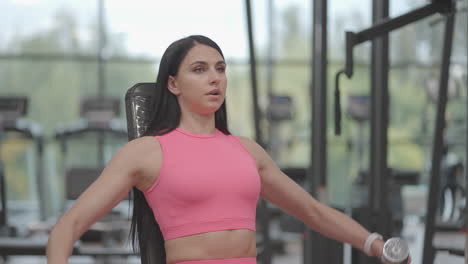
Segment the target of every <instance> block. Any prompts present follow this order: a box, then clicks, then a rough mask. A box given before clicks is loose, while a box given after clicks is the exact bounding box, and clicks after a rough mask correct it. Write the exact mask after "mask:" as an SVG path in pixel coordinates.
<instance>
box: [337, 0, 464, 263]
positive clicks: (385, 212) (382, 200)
mask: <svg viewBox="0 0 468 264" xmlns="http://www.w3.org/2000/svg"><path fill="white" fill-rule="evenodd" d="M454 10H455V3H454V2H452V1H451V0H433V1H432V2H431V3H430V4H427V5H425V6H423V7H421V8H418V9H416V10H413V11H411V12H408V13H406V14H404V15H401V16H399V17H396V18H394V19H388V0H383V1H378V0H375V1H374V9H373V14H374V19H373V20H374V21H375V22H376V24H375V25H374V26H372V27H371V28H368V29H366V30H363V31H360V32H358V33H354V32H346V61H345V68H344V69H343V70H341V71H339V72H338V73H337V74H336V79H335V133H336V134H338V135H339V134H340V132H341V126H340V121H341V107H340V90H339V77H340V75H341V74H345V75H346V76H347V77H348V78H351V77H352V75H353V48H354V46H356V45H359V44H361V43H363V42H366V41H369V40H372V41H373V45H372V73H371V74H372V92H371V96H372V98H371V161H370V174H371V175H374V177H371V178H370V179H369V182H370V184H369V194H370V196H369V198H370V204H369V209H368V210H367V213H366V216H363V218H365V219H368V220H369V221H367V223H366V225H365V226H366V227H367V228H369V229H371V230H375V231H377V232H380V233H382V234H383V235H384V236H386V237H388V236H389V235H390V234H391V230H390V228H389V227H390V224H389V223H388V221H389V219H391V217H390V215H391V211H390V210H389V208H388V204H387V201H388V197H387V194H388V192H387V191H386V190H387V185H386V184H387V182H386V181H387V179H388V169H387V165H386V153H387V138H386V137H387V126H388V97H389V96H388V87H387V86H388V37H387V35H388V33H389V32H391V31H393V30H396V29H398V28H401V27H403V26H405V25H408V24H410V23H413V22H416V21H418V20H421V19H423V18H425V17H428V16H430V15H432V14H435V13H442V14H444V15H445V16H446V27H445V35H444V48H443V54H442V67H441V74H440V75H441V76H440V82H439V96H438V98H439V100H438V102H437V115H436V127H435V133H434V142H433V150H432V151H433V152H432V153H433V154H432V168H431V180H430V191H429V195H428V196H429V199H428V212H427V217H426V226H425V229H426V230H425V239H424V256H423V263H425V264H431V263H433V261H434V256H435V249H434V247H433V244H432V243H433V237H434V224H435V214H436V209H437V199H438V193H439V189H440V188H439V182H440V175H439V174H440V160H441V155H442V149H441V148H442V147H443V146H442V143H443V135H442V132H443V125H444V124H443V118H444V116H445V109H446V103H447V82H448V70H449V65H450V55H451V46H452V38H453V28H454Z"/></svg>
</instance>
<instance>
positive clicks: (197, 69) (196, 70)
mask: <svg viewBox="0 0 468 264" xmlns="http://www.w3.org/2000/svg"><path fill="white" fill-rule="evenodd" d="M204 70H205V69H203V68H201V67H199V68H195V69H194V70H193V71H194V72H203V71H204Z"/></svg>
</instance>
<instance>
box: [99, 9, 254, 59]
mask: <svg viewBox="0 0 468 264" xmlns="http://www.w3.org/2000/svg"><path fill="white" fill-rule="evenodd" d="M182 6H183V8H182ZM214 10H215V11H214ZM105 12H106V18H107V30H108V32H109V35H110V37H109V43H108V44H109V45H110V46H115V45H121V46H123V47H125V50H126V51H127V52H128V54H130V55H138V56H152V57H161V56H162V54H163V52H164V50H165V49H166V48H167V47H168V46H169V44H170V43H172V42H173V41H175V40H177V39H179V38H182V37H186V36H188V35H199V34H201V35H206V36H208V37H210V38H212V39H213V40H214V41H215V42H217V43H218V45H219V46H220V47H221V49H222V50H223V52H224V55H225V57H232V56H236V57H243V58H246V56H247V43H248V42H247V34H246V33H245V32H246V27H245V24H244V20H245V19H244V16H243V14H244V1H240V0H237V1H225V2H220V1H216V0H202V1H183V0H175V1H143V0H137V1H132V2H129V1H123V0H115V1H114V0H113V1H108V2H106V11H105ZM115 53H116V54H119V55H120V51H115Z"/></svg>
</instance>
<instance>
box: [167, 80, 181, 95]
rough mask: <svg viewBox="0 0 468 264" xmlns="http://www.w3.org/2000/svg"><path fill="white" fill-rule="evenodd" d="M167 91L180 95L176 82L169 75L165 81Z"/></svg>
mask: <svg viewBox="0 0 468 264" xmlns="http://www.w3.org/2000/svg"><path fill="white" fill-rule="evenodd" d="M167 89H169V91H170V92H171V93H173V94H174V95H179V94H180V89H179V88H178V86H177V81H176V79H175V78H174V76H170V75H169V78H168V79H167Z"/></svg>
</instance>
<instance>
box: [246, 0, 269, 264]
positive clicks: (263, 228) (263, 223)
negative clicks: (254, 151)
mask: <svg viewBox="0 0 468 264" xmlns="http://www.w3.org/2000/svg"><path fill="white" fill-rule="evenodd" d="M251 7H252V5H251V2H250V0H245V9H246V10H245V13H246V19H247V32H248V37H249V57H250V81H251V86H252V104H253V114H254V126H255V140H256V141H257V143H258V144H259V145H260V146H262V147H266V146H265V140H264V138H263V134H262V131H261V129H260V122H261V115H260V107H259V103H258V88H257V87H258V85H257V69H256V68H257V61H256V56H255V44H254V37H253V22H252V8H251ZM260 209H261V212H262V213H260V214H259V222H260V232H261V234H262V243H263V252H262V254H261V256H262V257H261V259H262V264H270V263H271V259H272V250H271V239H270V230H269V229H270V228H269V227H270V221H269V219H270V216H269V214H268V208H267V203H266V201H265V200H264V199H261V200H260Z"/></svg>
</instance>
